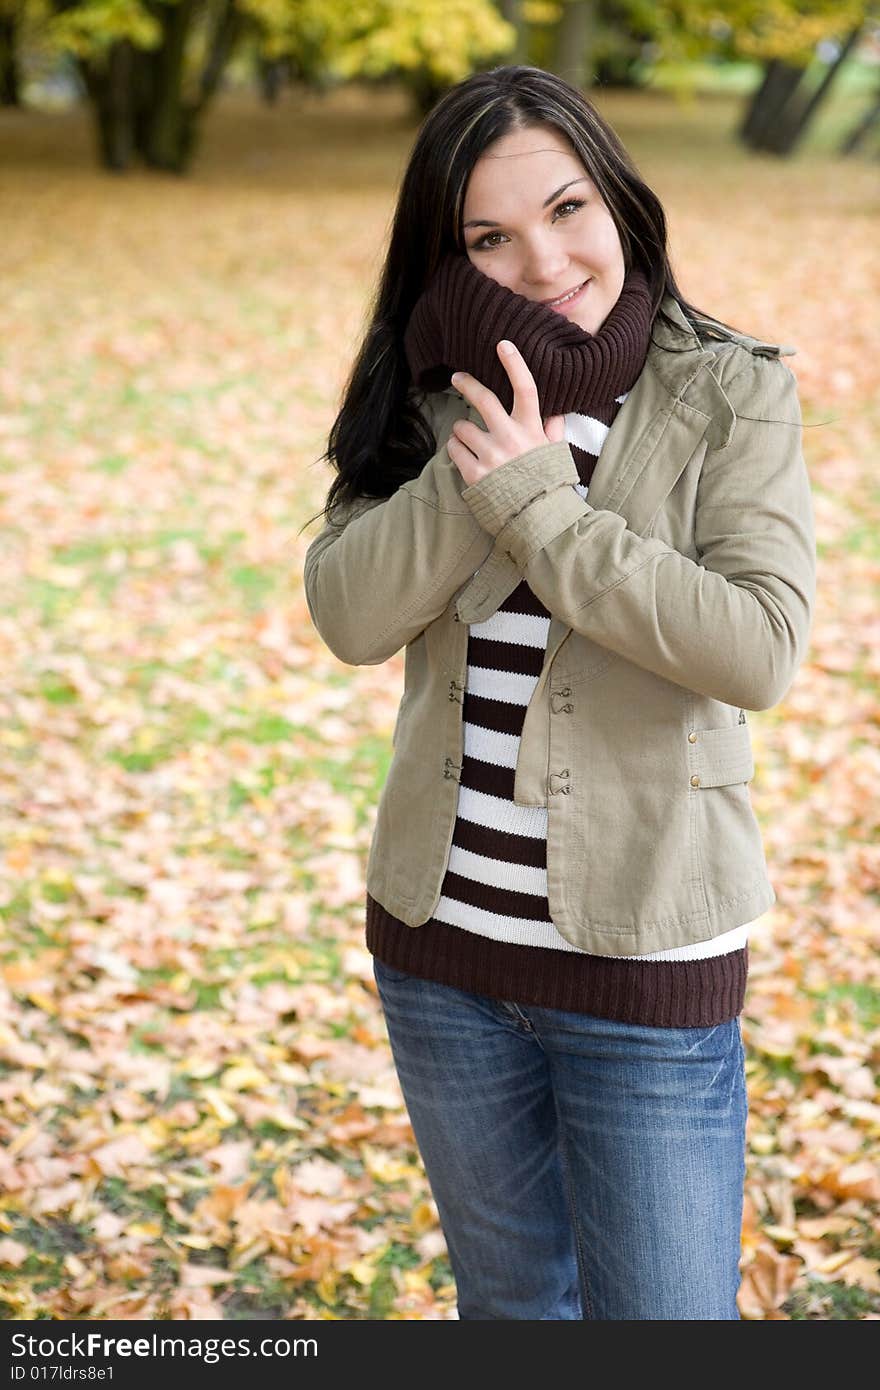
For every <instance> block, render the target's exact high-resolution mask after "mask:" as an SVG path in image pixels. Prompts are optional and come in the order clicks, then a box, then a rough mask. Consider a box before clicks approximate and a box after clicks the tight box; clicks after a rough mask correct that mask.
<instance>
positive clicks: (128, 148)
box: [0, 0, 517, 174]
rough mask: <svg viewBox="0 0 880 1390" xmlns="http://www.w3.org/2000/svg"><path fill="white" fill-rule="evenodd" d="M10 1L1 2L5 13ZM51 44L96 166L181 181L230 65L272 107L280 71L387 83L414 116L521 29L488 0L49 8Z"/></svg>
mask: <svg viewBox="0 0 880 1390" xmlns="http://www.w3.org/2000/svg"><path fill="white" fill-rule="evenodd" d="M10 3H12V0H0V5H6V4H10ZM48 3H49V4H50V5H51V7H52V15H51V19H50V24H49V38H50V41H51V42H52V44H53V45H54V46H55V48H56V49H57V50H58V51H61V52H67V53H70V54H72V55H73V56H74V57H75V59H76V62H77V64H78V67H79V71H80V73H81V76H82V80H83V84H84V87H85V90H86V92H87V94H88V98H89V101H90V102H91V104H92V107H93V110H94V115H95V125H96V130H97V135H98V145H99V150H100V157H101V160H102V162H103V164H104V165H105V167H106V168H108V169H111V170H114V171H117V172H121V171H123V170H125V169H127V168H129V167H130V166H131V164H132V163H133V162H134V161H135V160H141V161H143V163H145V164H147V165H148V166H149V167H150V168H154V169H162V170H166V171H168V172H172V173H177V174H180V173H183V172H184V171H185V170H186V168H187V167H188V166H189V163H190V161H191V158H192V155H193V152H194V150H195V148H196V144H197V140H198V134H199V129H200V125H201V122H202V119H203V117H204V114H205V111H206V110H207V108H208V106H209V104H210V102H211V101H212V100H213V98H214V97H215V95H216V93H217V91H218V89H219V88H220V86H221V83H222V80H223V76H224V73H225V72H226V70H227V67H228V65H229V63H230V60H231V59H233V58H234V57H236V56H239V55H241V56H243V57H246V58H247V59H248V61H250V63H251V65H252V66H253V68H254V70H255V74H256V76H257V78H258V80H259V82H260V85H261V89H262V91H263V93H264V95H265V96H266V99H267V100H272V99H273V96H274V95H276V94H277V90H278V83H279V80H280V78H281V76H282V75H283V74H284V73H285V72H286V73H288V74H290V75H292V76H293V77H294V78H295V79H296V80H299V81H302V82H306V83H311V84H313V85H315V86H318V87H322V86H327V85H331V84H332V83H335V82H340V81H345V80H346V79H350V78H356V77H366V78H376V79H379V78H392V79H396V80H398V81H400V82H402V83H403V84H404V85H405V86H407V87H408V88H409V90H410V91H411V93H412V95H413V98H414V101H415V104H416V106H417V108H418V109H419V110H423V109H426V108H427V106H430V105H431V104H432V103H433V101H434V100H436V98H437V96H438V95H439V94H440V92H442V91H443V90H444V88H445V87H446V86H448V85H450V84H451V83H453V82H456V81H458V80H459V79H460V78H463V77H465V76H467V75H468V73H469V72H471V71H473V69H474V68H475V67H479V66H481V65H482V64H485V63H491V62H496V61H502V60H503V59H504V57H505V55H506V54H507V53H508V52H509V51H510V49H511V48H512V47H513V46H514V44H515V42H516V36H517V34H516V30H515V29H514V28H513V26H512V25H510V24H508V23H507V22H506V21H505V20H504V19H503V17H502V16H501V14H500V12H499V11H498V10H497V9H496V7H495V6H494V5H493V4H492V3H491V0H360V3H358V4H355V3H353V2H352V0H48Z"/></svg>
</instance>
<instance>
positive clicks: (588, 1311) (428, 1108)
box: [373, 957, 747, 1320]
mask: <svg viewBox="0 0 880 1390" xmlns="http://www.w3.org/2000/svg"><path fill="white" fill-rule="evenodd" d="M373 969H374V975H375V979H376V986H377V988H378V991H379V997H380V999H381V1002H382V1007H383V1010H384V1014H385V1022H386V1026H387V1028H388V1036H389V1039H390V1042H391V1050H392V1054H393V1057H394V1063H395V1066H396V1069H397V1075H398V1077H399V1079H400V1085H401V1089H402V1091H403V1095H404V1099H405V1101H406V1106H407V1110H408V1112H409V1117H410V1121H411V1123H412V1127H413V1131H414V1133H415V1137H416V1142H417V1143H418V1147H419V1152H420V1154H421V1157H422V1161H423V1163H424V1165H425V1172H426V1173H427V1176H428V1181H429V1183H430V1185H431V1190H432V1193H433V1196H434V1200H435V1202H436V1203H437V1209H438V1211H439V1214H440V1222H441V1225H442V1227H443V1233H444V1236H445V1237H446V1245H447V1248H448V1251H449V1258H450V1261H451V1264H452V1269H453V1273H454V1275H455V1282H456V1290H457V1295H458V1314H459V1317H460V1318H469V1319H474V1318H480V1319H496V1318H504V1319H511V1318H516V1319H528V1320H538V1319H540V1320H544V1319H603V1320H604V1319H611V1320H616V1319H640V1320H652V1319H724V1320H734V1319H738V1318H739V1312H738V1310H737V1305H736V1293H737V1289H738V1287H739V1257H740V1234H741V1225H742V1203H743V1186H744V1180H745V1122H746V1111H747V1101H746V1088H745V1069H744V1060H745V1058H744V1050H743V1044H742V1033H741V1029H740V1023H739V1019H738V1018H734V1019H732V1020H731V1021H730V1022H729V1023H722V1024H720V1025H718V1026H717V1027H714V1028H648V1027H645V1026H643V1025H641V1024H632V1023H617V1022H612V1021H610V1020H608V1019H603V1018H594V1017H592V1016H591V1015H588V1014H580V1013H567V1012H564V1011H563V1010H560V1009H547V1008H537V1007H535V1006H533V1005H528V1006H525V1005H522V1006H520V1005H518V1004H515V1003H512V1002H508V1001H506V1000H505V1001H501V1000H497V999H489V998H486V997H485V996H483V995H479V994H467V993H465V992H464V991H463V990H459V989H453V988H452V987H451V986H449V985H441V984H435V983H434V982H433V981H430V980H422V979H419V978H417V977H416V976H414V975H408V974H404V973H402V972H401V971H399V970H392V969H390V968H389V967H388V966H385V965H383V964H382V962H381V961H379V960H376V959H375V957H374V961H373Z"/></svg>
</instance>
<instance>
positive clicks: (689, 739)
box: [688, 729, 697, 743]
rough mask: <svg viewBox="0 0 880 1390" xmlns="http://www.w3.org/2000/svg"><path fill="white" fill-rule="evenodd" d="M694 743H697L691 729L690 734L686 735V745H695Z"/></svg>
mask: <svg viewBox="0 0 880 1390" xmlns="http://www.w3.org/2000/svg"><path fill="white" fill-rule="evenodd" d="M696 741H697V736H696V734H695V733H694V731H693V729H691V731H690V733H689V734H688V743H696Z"/></svg>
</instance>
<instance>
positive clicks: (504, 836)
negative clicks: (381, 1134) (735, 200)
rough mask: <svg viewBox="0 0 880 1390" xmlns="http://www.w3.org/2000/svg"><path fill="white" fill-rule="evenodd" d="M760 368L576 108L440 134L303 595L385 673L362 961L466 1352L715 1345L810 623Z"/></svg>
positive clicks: (787, 377) (393, 245)
mask: <svg viewBox="0 0 880 1390" xmlns="http://www.w3.org/2000/svg"><path fill="white" fill-rule="evenodd" d="M731 270H732V273H735V274H737V275H748V274H749V267H747V266H739V267H732V268H731ZM781 351H783V350H782V349H780V348H779V347H777V346H775V345H773V344H770V343H763V342H761V341H759V340H758V339H755V338H751V337H749V336H748V335H745V334H741V333H737V332H736V331H735V330H733V329H730V328H729V327H728V326H727V325H724V324H722V323H720V322H719V321H718V320H713V319H710V318H708V317H707V316H706V315H704V314H702V313H700V312H699V311H698V310H696V309H695V308H694V307H693V306H692V305H691V304H689V303H688V302H687V301H686V300H685V299H684V297H683V295H682V294H681V292H680V290H679V289H678V286H677V285H676V282H675V279H674V277H673V274H672V270H671V268H670V264H669V259H668V254H667V249H666V225H665V218H664V214H663V210H662V208H661V206H660V203H659V201H658V199H657V197H656V196H655V194H654V193H652V192H651V190H650V189H649V188H648V187H647V186H646V185H645V183H644V182H643V180H642V179H641V178H640V177H639V175H638V173H637V172H636V170H635V168H634V166H633V164H632V162H631V160H630V159H629V157H628V155H627V154H626V152H625V151H624V149H623V148H622V146H621V145H620V143H619V141H618V140H617V138H616V136H615V135H614V133H613V132H612V131H611V130H610V129H609V127H608V126H607V125H606V124H605V122H604V121H603V120H602V119H601V117H600V116H599V115H598V114H597V112H596V111H595V110H594V109H593V107H592V106H591V105H590V103H589V102H588V101H587V100H586V99H585V98H584V97H583V95H582V94H581V93H580V92H579V91H577V90H576V89H574V88H572V87H570V86H568V85H567V84H566V83H565V82H563V81H561V80H560V79H558V78H556V77H554V76H552V75H551V74H549V73H545V72H542V71H540V70H538V69H535V68H530V67H522V66H511V67H500V68H496V69H494V70H493V71H491V72H484V73H478V74H477V75H475V76H474V77H471V78H469V79H468V80H466V81H464V82H462V83H460V84H459V85H458V86H456V87H454V88H453V89H452V90H451V91H449V92H448V93H447V94H446V95H445V96H444V97H443V98H442V100H441V101H440V102H439V103H438V105H437V106H436V107H435V108H434V109H433V110H432V111H431V112H430V113H429V115H428V117H427V118H426V120H425V122H424V123H423V125H422V127H421V129H420V131H419V133H418V137H417V139H416V142H415V146H414V149H413V152H412V155H411V158H410V161H409V165H408V168H407V170H406V173H405V175H404V178H403V183H402V187H401V191H400V196H399V201H398V207H397V212H396V216H395V219H394V224H393V228H392V233H391V239H390V246H389V250H388V255H387V259H386V264H385V269H384V273H383V276H382V281H381V286H380V290H379V294H378V300H377V304H376V307H375V312H374V314H373V319H372V323H371V326H370V330H369V332H368V333H367V335H366V337H365V340H364V343H363V345H362V347H361V349H360V353H359V355H358V357H357V360H356V362H355V365H354V368H353V370H352V374H351V377H350V380H349V383H348V386H347V389H346V392H345V395H344V400H343V404H342V408H341V410H340V413H339V415H338V417H337V420H336V422H335V424H334V427H333V431H332V433H331V438H330V448H329V450H328V452H327V454H326V457H328V458H332V459H333V461H334V463H335V465H336V467H337V470H338V473H337V476H336V478H335V479H334V481H333V485H332V486H331V488H330V490H329V493H328V497H327V503H326V506H325V514H324V516H325V525H324V528H323V529H322V531H321V532H320V534H319V535H318V536H317V537H316V538H315V539H314V541H313V542H312V543H311V545H310V546H309V548H308V551H307V554H306V560H305V586H306V594H307V600H308V604H309V611H310V613H311V616H312V619H313V621H314V623H315V625H316V627H317V629H318V631H319V632H320V634H321V636H322V637H323V638H324V640H325V641H326V643H327V645H328V646H329V647H330V649H331V650H332V651H333V652H334V653H335V655H336V656H337V657H339V659H340V660H342V661H346V662H349V663H351V664H360V663H378V662H382V661H386V660H387V659H388V658H389V657H391V656H392V655H393V654H394V653H395V652H397V651H399V650H400V649H401V648H403V647H405V648H406V663H405V690H404V694H403V698H402V701H401V704H400V711H399V714H398V719H397V724H396V727H395V731H394V738H393V742H394V757H393V760H392V764H391V768H390V770H389V775H388V779H387V782H386V786H385V788H384V791H383V795H382V798H381V801H380V805H379V810H378V816H377V822H376V829H375V834H374V837H373V841H372V845H371V849H370V855H369V860H368V865H367V885H366V886H367V944H368V946H369V948H370V950H371V952H372V953H373V956H374V967H375V978H376V983H377V988H378V991H379V995H380V998H381V1002H382V1005H383V1009H384V1012H385V1019H386V1023H387V1027H388V1032H389V1037H390V1042H391V1047H392V1051H393V1056H394V1061H395V1065H396V1068H397V1072H398V1075H399V1078H400V1082H401V1086H402V1089H403V1093H404V1097H405V1100H406V1104H407V1108H408V1111H409V1115H410V1118H411V1121H412V1125H413V1130H414V1133H415V1136H416V1139H417V1142H418V1145H419V1150H420V1152H421V1156H422V1158H423V1161H424V1164H425V1169H426V1172H427V1175H428V1179H429V1181H430V1184H431V1188H432V1191H433V1194H434V1197H435V1199H436V1202H437V1207H438V1210H439V1214H440V1220H441V1223H442V1226H443V1231H444V1234H445V1237H446V1241H447V1245H448V1249H449V1254H450V1259H451V1262H452V1267H453V1271H454V1274H455V1279H456V1286H457V1295H458V1312H459V1316H460V1317H461V1318H481V1319H496V1318H498V1319H514V1318H515V1319H593V1318H596V1319H618V1318H622V1319H656V1318H662V1319H667V1318H669V1319H679V1318H684V1319H691V1318H713V1319H714V1318H720V1319H736V1318H738V1316H739V1314H738V1311H737V1304H736V1293H737V1288H738V1282H739V1275H738V1258H739V1253H740V1225H741V1216H742V1194H743V1179H744V1147H745V1133H744V1131H745V1120H746V1094H745V1083H744V1069H743V1062H744V1057H743V1045H742V1037H741V1029H740V1018H739V1015H740V1013H741V1010H742V1006H743V995H744V989H745V983H746V970H747V937H748V929H749V926H750V924H751V923H752V922H753V921H754V920H755V918H756V917H757V916H759V915H760V914H761V913H762V912H764V911H765V910H766V909H767V908H769V907H770V906H771V905H772V903H773V902H774V901H775V893H774V890H773V888H772V886H771V884H770V881H769V879H768V876H767V866H766V862H765V858H764V852H763V847H762V843H761V838H760V833H759V829H758V826H757V822H756V819H755V816H754V813H753V811H752V807H751V803H750V799H749V791H748V781H749V779H750V778H751V777H752V775H753V771H754V767H753V761H752V751H751V742H750V731H749V726H748V721H747V717H746V711H747V710H750V709H751V710H761V709H767V708H769V707H770V706H772V705H773V704H775V703H776V702H777V701H778V700H780V699H781V698H782V697H783V696H784V695H785V694H786V692H787V690H788V689H789V687H790V685H791V682H792V680H793V678H794V676H795V673H796V671H797V669H798V666H799V664H800V662H801V661H802V659H803V656H804V653H805V650H806V647H807V642H808V638H809V631H810V622H811V616H812V607H813V601H814V596H815V541H814V529H813V511H812V503H811V495H810V488H809V481H808V477H807V473H806V469H805V466H804V461H803V456H802V452H801V425H800V411H799V406H798V399H797V392H796V388H795V379H794V376H793V374H792V373H791V371H790V370H789V369H788V368H787V367H786V366H785V365H784V364H783V363H782V362H780V361H779V355H780V352H781ZM789 351H790V350H789ZM453 373H454V375H453ZM426 426H427V428H426ZM426 460H427V462H426Z"/></svg>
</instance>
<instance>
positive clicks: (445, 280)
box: [404, 253, 654, 418]
mask: <svg viewBox="0 0 880 1390" xmlns="http://www.w3.org/2000/svg"><path fill="white" fill-rule="evenodd" d="M653 317H654V316H653V313H652V310H651V295H650V291H649V288H648V281H647V278H646V276H645V274H644V272H643V271H641V270H640V269H638V268H637V267H633V268H632V269H631V270H629V271H628V272H627V274H626V277H625V279H624V283H623V289H622V290H621V292H620V295H619V296H618V299H617V302H616V303H615V304H614V306H613V307H612V309H611V311H610V313H609V314H608V316H607V318H606V319H605V322H604V323H603V324H602V326H601V327H600V328H599V330H598V332H596V333H588V332H587V331H586V330H585V329H583V328H580V327H579V326H578V325H577V324H576V323H572V321H571V320H570V319H567V318H566V317H565V316H564V315H563V314H557V313H556V312H555V311H554V310H553V309H550V308H548V307H547V305H545V304H539V303H537V302H536V301H535V300H531V299H526V298H525V296H524V295H521V294H517V293H516V292H515V291H514V290H510V289H507V287H506V286H504V285H500V284H499V283H498V282H497V281H496V280H492V279H491V278H490V277H489V276H488V275H484V274H483V272H482V271H481V270H479V269H478V268H477V267H476V266H475V265H474V264H473V263H472V261H470V260H469V259H468V257H467V256H466V255H463V254H459V253H448V254H447V255H446V256H445V257H444V259H443V260H442V261H441V263H440V266H439V267H438V270H437V272H436V274H435V275H434V276H433V277H432V279H431V280H430V281H429V283H428V285H427V286H426V288H425V289H424V291H423V292H422V294H421V296H420V297H419V299H418V300H417V302H416V304H415V307H414V309H413V312H412V314H411V315H410V319H409V322H408V324H407V327H406V331H405V333H404V350H405V352H406V357H407V361H408V363H409V367H410V372H411V374H412V379H413V382H414V384H415V385H416V386H419V387H421V388H422V389H423V390H425V391H442V390H445V388H446V387H448V386H449V384H450V381H449V379H450V376H451V375H452V373H453V372H458V371H462V372H468V373H470V375H471V376H474V377H476V378H477V380H478V381H480V382H482V383H483V385H484V386H488V387H489V389H490V390H491V391H493V392H494V393H495V395H496V396H497V397H498V399H499V400H500V402H501V404H502V405H503V406H504V408H505V410H507V411H510V410H511V409H512V408H513V390H512V388H511V385H510V381H509V378H508V376H507V372H506V371H505V370H504V367H503V366H502V365H501V361H500V359H499V357H498V352H497V347H496V345H497V343H498V342H499V340H500V339H501V338H510V339H511V340H512V341H513V342H514V343H516V346H517V347H518V348H519V351H520V352H521V353H522V356H523V357H524V358H525V361H526V363H527V365H528V367H529V370H530V371H531V373H532V376H533V377H534V378H535V383H536V385H537V387H538V399H539V401H540V406H541V414H542V416H544V417H545V418H546V417H547V416H549V415H563V414H566V413H567V412H568V411H579V412H582V413H588V412H589V413H591V414H596V415H598V416H599V418H601V416H602V415H603V414H605V413H606V410H610V412H611V414H613V413H614V412H613V402H614V400H615V398H616V397H617V396H620V395H622V394H623V393H624V392H625V391H628V390H629V389H630V387H631V386H632V385H633V382H634V381H635V380H636V378H637V376H638V375H639V373H640V372H641V370H642V367H643V366H644V363H645V357H646V356H647V352H648V343H649V340H650V335H651V324H652V322H653Z"/></svg>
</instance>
